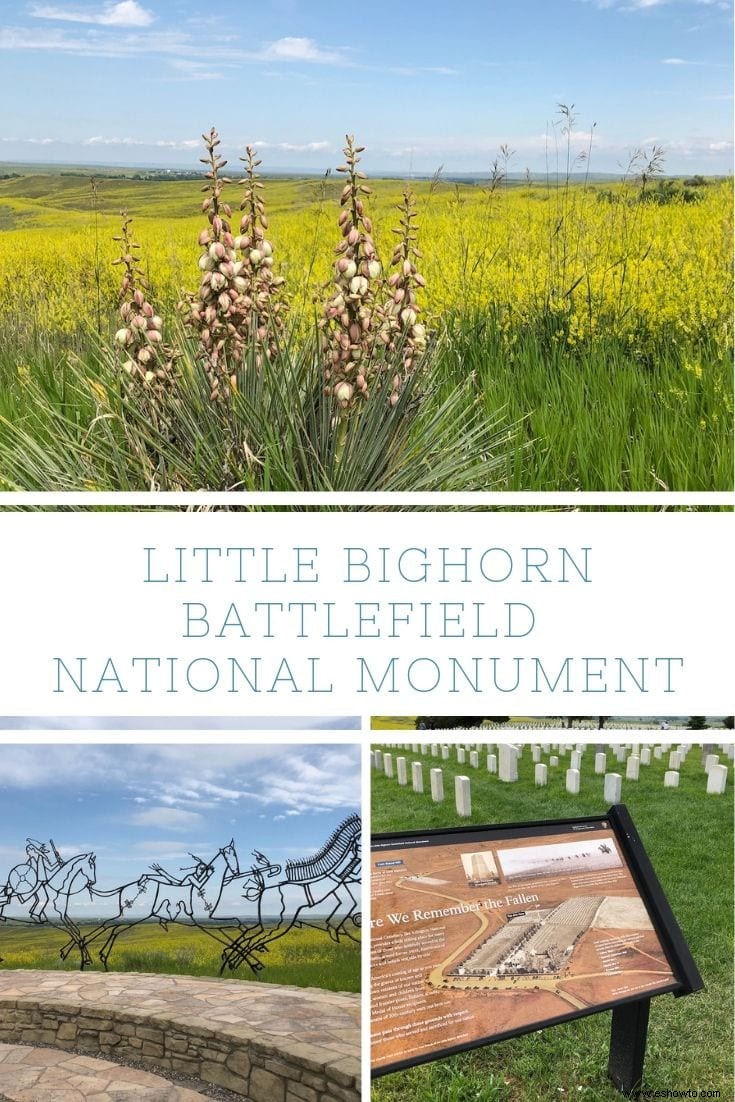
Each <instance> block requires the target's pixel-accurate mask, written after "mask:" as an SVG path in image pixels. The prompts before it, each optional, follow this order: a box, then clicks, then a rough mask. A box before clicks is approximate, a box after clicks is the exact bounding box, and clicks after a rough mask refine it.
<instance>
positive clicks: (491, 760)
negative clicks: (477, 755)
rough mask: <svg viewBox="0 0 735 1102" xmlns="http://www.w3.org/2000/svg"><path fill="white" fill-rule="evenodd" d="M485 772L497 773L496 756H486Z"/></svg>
mask: <svg viewBox="0 0 735 1102" xmlns="http://www.w3.org/2000/svg"><path fill="white" fill-rule="evenodd" d="M487 771H488V773H497V771H498V756H497V754H488V756H487Z"/></svg>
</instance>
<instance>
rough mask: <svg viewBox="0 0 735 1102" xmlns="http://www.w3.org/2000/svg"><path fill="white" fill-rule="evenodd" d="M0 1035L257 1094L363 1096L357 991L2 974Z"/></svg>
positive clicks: (317, 1100)
mask: <svg viewBox="0 0 735 1102" xmlns="http://www.w3.org/2000/svg"><path fill="white" fill-rule="evenodd" d="M1 1041H5V1042H10V1043H15V1042H22V1043H24V1044H30V1045H34V1046H46V1045H51V1046H53V1047H55V1048H60V1049H64V1048H65V1049H74V1050H79V1049H82V1050H83V1051H84V1052H89V1053H90V1055H91V1054H94V1055H95V1056H96V1055H103V1056H112V1057H113V1058H114V1059H115V1060H120V1061H121V1062H123V1063H124V1062H125V1061H126V1060H129V1061H132V1062H134V1063H136V1064H143V1065H145V1066H146V1067H150V1068H152V1069H154V1070H156V1071H161V1072H162V1073H163V1074H164V1075H165V1074H166V1072H167V1071H169V1072H171V1073H174V1074H180V1075H190V1076H192V1077H194V1078H198V1079H200V1080H202V1081H203V1082H205V1083H213V1084H215V1085H216V1086H220V1087H223V1088H225V1089H227V1090H231V1091H234V1092H236V1093H238V1094H240V1095H242V1096H246V1097H248V1098H251V1099H252V1100H253V1102H260V1100H261V1099H262V1100H263V1102H272V1100H273V1102H278V1099H283V1098H284V1097H285V1096H286V1095H288V1096H289V1097H291V1096H292V1093H293V1096H294V1097H298V1098H303V1099H305V1100H307V1102H312V1100H313V1102H351V1100H353V1099H357V1097H358V1095H359V1083H360V996H359V995H353V994H345V993H338V992H332V991H324V990H321V989H317V988H300V987H286V986H282V985H278V984H269V983H262V982H255V981H242V980H217V979H204V978H199V977H192V976H169V975H147V974H141V973H134V972H133V973H126V972H107V973H105V972H45V971H39V970H33V969H17V970H7V971H2V970H0V1042H1ZM297 1084H298V1089H297V1090H296V1091H295V1092H294V1091H293V1088H294V1086H295V1085H297ZM58 1097H59V1099H60V1100H61V1095H59V1096H58ZM166 1097H167V1096H162V1098H166ZM173 1097H177V1096H172V1098H173ZM184 1097H185V1096H184Z"/></svg>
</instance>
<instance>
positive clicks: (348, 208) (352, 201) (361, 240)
mask: <svg viewBox="0 0 735 1102" xmlns="http://www.w3.org/2000/svg"><path fill="white" fill-rule="evenodd" d="M346 142H347V144H346V146H345V149H344V155H345V163H344V164H343V165H340V166H339V168H338V169H337V171H338V172H341V173H344V174H345V175H346V176H347V183H346V184H345V186H344V188H343V189H342V194H341V196H340V206H341V208H342V210H341V211H340V215H339V226H340V229H341V232H342V240H341V242H340V244H339V245H338V246H337V248H336V250H335V251H336V255H337V260H336V261H335V265H334V285H333V289H332V296H331V298H330V299H329V300H328V302H327V304H326V306H325V307H324V313H323V317H322V319H321V321H320V323H319V324H320V327H321V329H322V332H323V334H324V339H323V349H324V360H325V381H326V393H327V394H331V395H333V396H334V398H335V400H336V402H337V405H338V407H339V409H340V410H341V411H349V410H350V409H351V408H352V407H353V406H354V404H355V403H356V402H357V401H358V399H363V400H364V399H366V398H367V397H368V396H369V393H370V391H369V386H370V378H369V373H370V371H371V370H372V361H373V352H374V345H375V339H376V317H377V316H376V307H375V284H376V282H377V281H378V280H379V279H380V273H381V265H380V261H379V260H378V256H377V252H376V249H375V245H374V243H373V239H372V231H373V227H372V224H371V221H370V219H369V218H368V216H367V215H366V213H365V207H364V200H363V196H365V195H369V194H370V188H369V187H367V185H366V184H365V183H364V182H363V181H364V180H365V173H364V172H361V171H360V170H359V169H358V167H357V166H358V164H359V163H360V157H359V154H360V153H362V152H363V149H364V147H363V146H357V145H355V139H354V137H352V136H351V135H349V134H348V135H347V138H346Z"/></svg>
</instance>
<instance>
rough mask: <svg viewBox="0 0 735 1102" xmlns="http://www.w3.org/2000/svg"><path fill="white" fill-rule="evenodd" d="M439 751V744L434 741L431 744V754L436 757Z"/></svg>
mask: <svg viewBox="0 0 735 1102" xmlns="http://www.w3.org/2000/svg"><path fill="white" fill-rule="evenodd" d="M438 753H439V744H438V743H436V742H432V744H431V756H432V758H435V757H436V756H437V754H438Z"/></svg>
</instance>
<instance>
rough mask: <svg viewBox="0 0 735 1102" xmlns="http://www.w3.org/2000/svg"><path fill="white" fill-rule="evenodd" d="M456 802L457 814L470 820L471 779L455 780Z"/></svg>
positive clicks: (460, 778) (458, 778)
mask: <svg viewBox="0 0 735 1102" xmlns="http://www.w3.org/2000/svg"><path fill="white" fill-rule="evenodd" d="M454 802H455V804H456V806H457V814H458V815H461V816H462V817H463V818H465V819H468V818H469V817H470V815H471V814H472V797H471V796H470V778H469V777H455V778H454Z"/></svg>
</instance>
